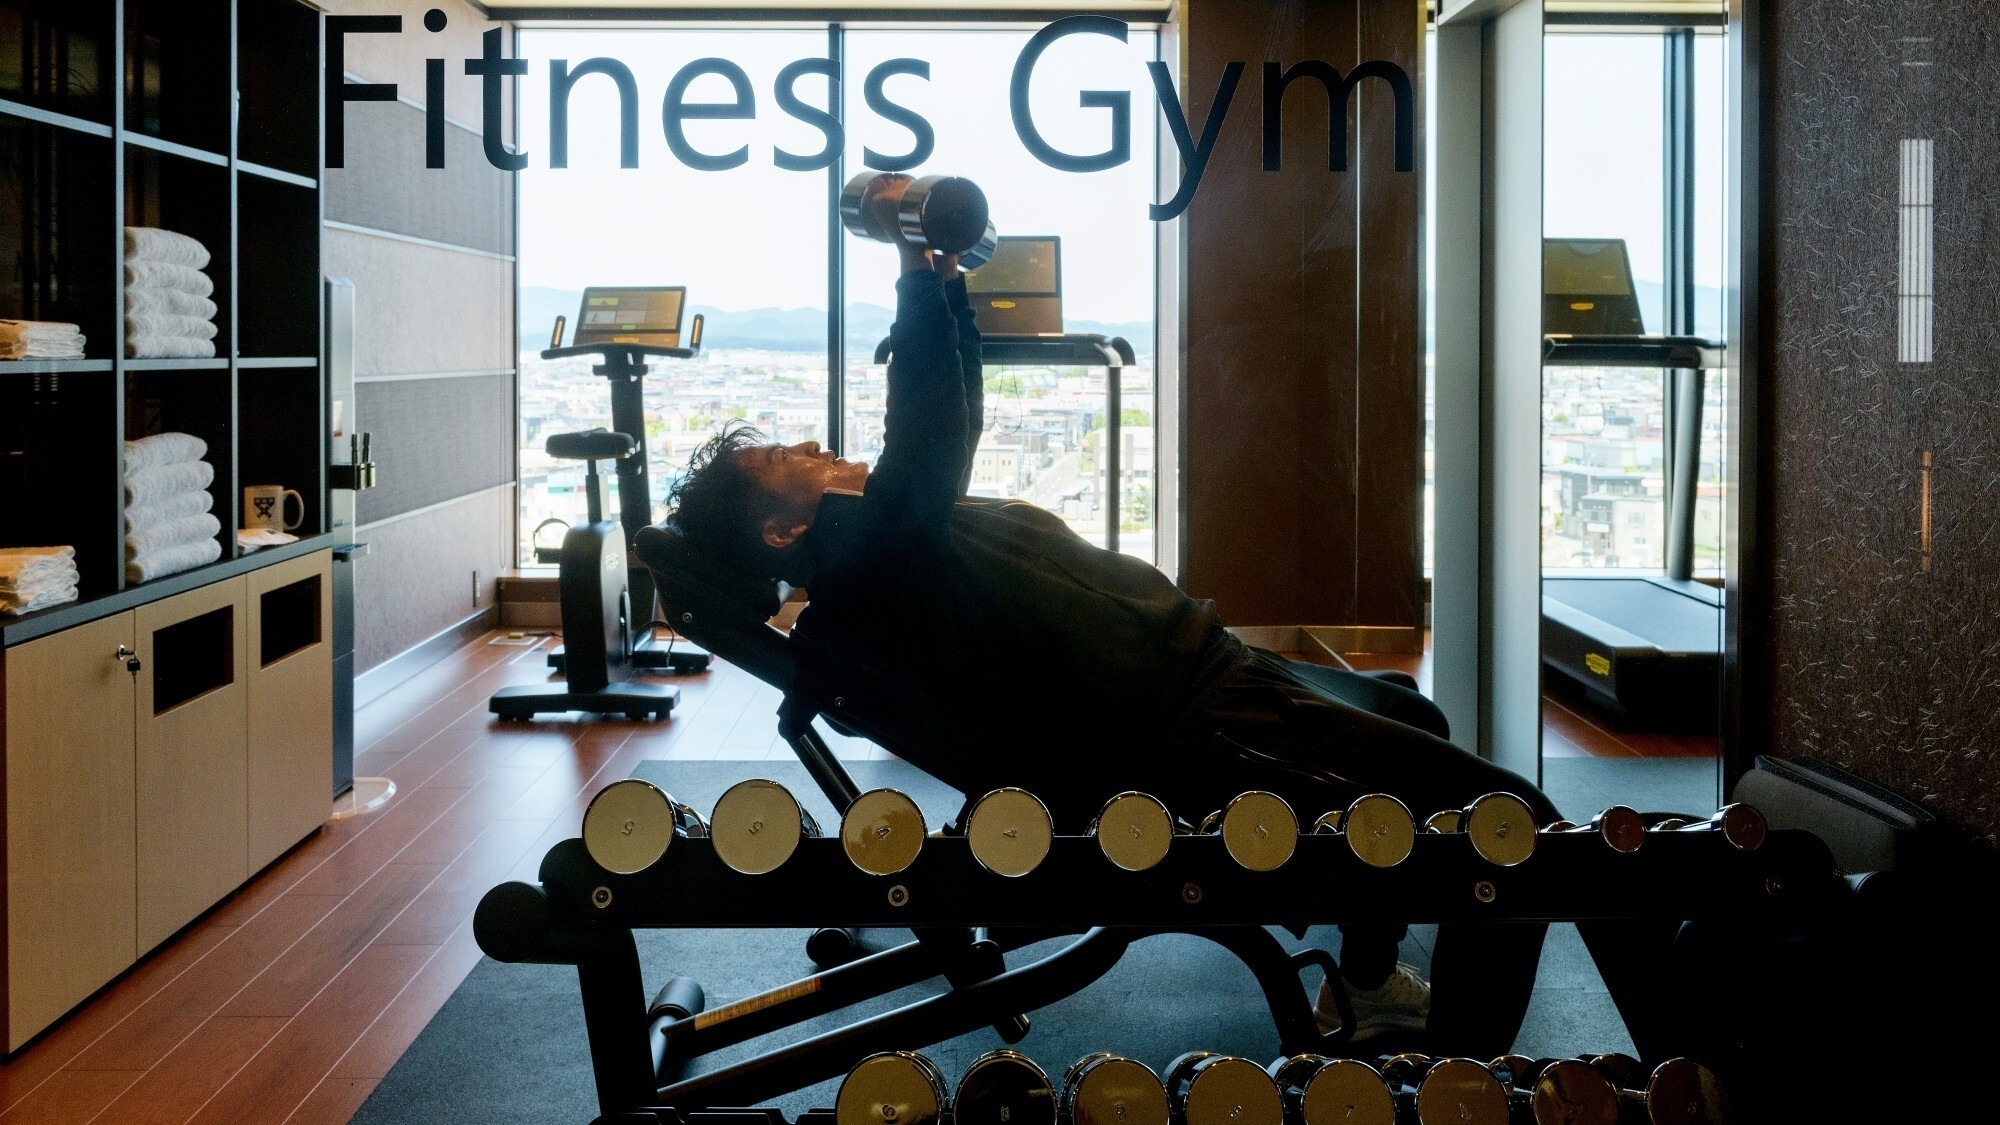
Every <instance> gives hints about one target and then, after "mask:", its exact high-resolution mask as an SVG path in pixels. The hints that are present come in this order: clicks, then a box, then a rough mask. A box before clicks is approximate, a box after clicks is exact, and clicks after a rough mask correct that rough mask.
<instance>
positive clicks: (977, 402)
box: [944, 255, 986, 496]
mask: <svg viewBox="0 0 2000 1125" xmlns="http://www.w3.org/2000/svg"><path fill="white" fill-rule="evenodd" d="M949 267H950V268H948V269H946V270H945V271H944V276H945V283H944V299H945V303H946V304H947V305H949V306H950V307H951V314H952V317H953V318H954V319H956V320H957V321H958V369H959V375H960V380H959V382H960V384H961V385H962V386H963V387H964V388H965V471H964V472H963V473H962V474H960V476H959V479H958V494H959V495H960V496H963V495H965V494H966V492H967V491H968V490H969V489H971V487H972V460H973V457H974V456H975V455H976V454H977V453H978V452H979V435H980V433H981V432H982V431H984V430H985V428H986V365H985V362H984V361H983V360H982V359H981V358H980V338H979V323H978V321H977V319H976V318H975V317H974V315H973V310H972V304H971V302H970V301H969V300H968V299H967V298H966V295H965V275H964V274H962V273H959V272H958V263H957V260H956V255H954V256H953V259H952V260H951V261H950V262H949Z"/></svg>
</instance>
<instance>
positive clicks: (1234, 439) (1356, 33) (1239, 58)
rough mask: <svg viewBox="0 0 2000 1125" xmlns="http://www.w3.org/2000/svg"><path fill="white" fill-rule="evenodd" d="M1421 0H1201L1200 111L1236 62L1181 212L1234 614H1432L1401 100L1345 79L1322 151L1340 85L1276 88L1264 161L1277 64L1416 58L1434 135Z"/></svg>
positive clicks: (1202, 502)
mask: <svg viewBox="0 0 2000 1125" xmlns="http://www.w3.org/2000/svg"><path fill="white" fill-rule="evenodd" d="M1422 32H1423V5H1422V4H1421V3H1418V2H1417V0H1269V2H1262V3H1249V2H1241V0H1192V2H1191V3H1190V4H1189V5H1188V8H1187V9H1186V18H1185V23H1184V25H1183V28H1182V34H1183V36H1184V42H1185V44H1186V52H1185V67H1184V73H1183V75H1182V100H1183V102H1184V104H1186V105H1187V107H1188V117H1189V121H1190V126H1189V127H1190V130H1191V131H1192V132H1193V134H1194V135H1195V136H1197V137H1198V136H1199V135H1200V133H1201V128H1202V124H1203V123H1204V122H1205V121H1206V120H1207V118H1208V114H1209V112H1210V110H1211V107H1212V106H1213V104H1214V102H1215V100H1216V91H1217V83H1218V81H1219V80H1220V79H1221V78H1222V76H1223V74H1224V72H1225V68H1226V67H1227V65H1228V64H1229V63H1231V62H1242V63H1244V64H1245V66H1244V68H1243V77H1242V80H1241V82H1240V83H1239V85H1238V86H1237V89H1236V93H1235V98H1234V101H1233V102H1232V104H1231V105H1230V107H1229V112H1228V116H1227V117H1226V118H1225V119H1224V124H1223V126H1222V131H1221V134H1220V136H1219V138H1218V140H1217V142H1216V147H1215V152H1214V155H1213V156H1212V157H1211V158H1210V160H1209V162H1208V168H1207V174H1206V176H1205V177H1204V179H1203V181H1202V183H1201V187H1200V190H1199V191H1198V192H1197V193H1196V195H1195V197H1194V201H1193V203H1192V204H1191V206H1190V207H1189V209H1188V211H1187V214H1186V217H1185V220H1184V221H1185V224H1186V246H1187V254H1186V269H1185V277H1186V282H1185V289H1184V296H1185V304H1184V306H1183V309H1184V313H1183V315H1184V319H1185V325H1186V341H1187V351H1186V358H1185V362H1184V366H1183V369H1182V380H1183V384H1184V386H1185V388H1186V403H1187V413H1186V419H1185V441H1186V443H1187V444H1186V449H1187V452H1186V460H1185V465H1186V470H1185V474H1186V475H1185V478H1184V484H1185V490H1186V511H1187V525H1186V526H1187V566H1186V570H1185V573H1184V582H1185V584H1186V587H1187V589H1188V591H1189V592H1190V593H1192V594H1194V595H1195V596H1197V597H1208V598H1214V599H1216V601H1217V603H1218V605H1219V606H1220V608H1221V611H1222V614H1223V619H1224V620H1225V621H1227V622H1229V623H1230V624H1232V625H1237V626H1273V625H1275V626H1291V625H1366V626H1391V627H1401V628H1406V629H1413V628H1416V627H1419V626H1421V624H1422V620H1423V617H1422V613H1423V607H1422V601H1421V598H1422V592H1421V591H1422V586H1421V565H1422V532H1423V527H1422V483H1423V476H1422V474H1423V465H1422V455H1423V366H1422V364H1423V339H1422V335H1421V333H1422V319H1421V305H1420V300H1421V293H1422V286H1421V272H1420V271H1421V259H1420V251H1421V245H1422V243H1421V233H1422V232H1421V227H1420V221H1421V213H1420V206H1421V200H1422V194H1421V193H1422V174H1421V172H1420V171H1419V170H1418V167H1417V166H1413V167H1412V169H1411V170H1410V171H1404V172H1398V171H1396V170H1395V156H1396V153H1395V138H1396V127H1395V126H1396V120H1395V119H1396V104H1395V101H1396V99H1395V97H1394V95H1393V92H1392V87H1391V85H1390V84H1389V83H1388V82H1386V81H1384V80H1382V79H1379V78H1366V79H1363V80H1362V81H1361V82H1360V83H1358V84H1356V85H1355V86H1354V88H1353V90H1352V93H1351V94H1350V96H1349V100H1348V108H1347V128H1346V145H1347V153H1346V157H1347V158H1346V170H1345V171H1330V170H1329V169H1328V153H1327V144H1328V139H1327V135H1328V117H1327V115H1328V111H1329V99H1328V97H1327V96H1326V94H1325V93H1324V88H1323V87H1322V85H1321V83H1320V82H1318V81H1314V80H1313V79H1311V78H1301V79H1299V80H1297V81H1294V82H1292V83H1291V84H1290V86H1289V88H1288V89H1287V90H1286V92H1285V96H1284V98H1283V109H1284V112H1283V115H1282V118H1281V129H1280V131H1279V137H1280V138H1281V140H1282V150H1281V156H1282V167H1281V169H1280V170H1278V171H1266V170H1265V169H1264V162H1265V161H1264V157H1265V153H1264V147H1265V146H1264V128H1263V122H1264V115H1265V104H1264V103H1265V98H1266V90H1265V67H1264V64H1265V63H1267V62H1275V63H1277V64H1279V66H1280V67H1281V68H1285V69H1288V68H1291V67H1294V66H1297V65H1298V64H1300V63H1302V62H1305V61H1307V60H1320V61H1323V62H1325V63H1328V64H1331V65H1332V66H1333V67H1334V68H1336V69H1337V70H1338V71H1339V72H1340V74H1341V76H1343V77H1345V76H1346V75H1348V74H1349V72H1351V71H1352V70H1353V69H1354V68H1355V67H1356V66H1358V65H1360V64H1362V63H1364V62H1367V61H1370V60H1377V59H1379V60H1384V61H1387V62H1390V63H1393V64H1395V65H1396V66H1397V67H1400V68H1401V70H1402V71H1403V73H1404V74H1406V75H1408V77H1409V80H1410V83H1411V87H1412V95H1413V98H1415V99H1419V101H1418V102H1417V104H1414V105H1413V113H1412V116H1413V120H1414V125H1413V130H1414V136H1413V149H1414V154H1415V157H1416V160H1417V162H1418V165H1420V163H1421V159H1422V153H1423V138H1422V123H1423V112H1422V108H1421V104H1420V98H1421V91H1422V88H1423V85H1422V84H1423V74H1422Z"/></svg>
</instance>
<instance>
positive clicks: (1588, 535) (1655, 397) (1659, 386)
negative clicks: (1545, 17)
mask: <svg viewBox="0 0 2000 1125" xmlns="http://www.w3.org/2000/svg"><path fill="white" fill-rule="evenodd" d="M1722 45H1723V37H1722V36H1720V35H1702V36H1697V37H1696V39H1695V50H1694V72H1695V81H1694V91H1695V114H1694V122H1693V127H1694V128H1693V135H1694V152H1693V154H1692V155H1693V164H1694V181H1695V187H1694V195H1693V204H1694V214H1695V244H1694V285H1695V290H1694V298H1695V333H1696V334H1697V335H1700V336H1703V337H1706V338H1708V339H1711V340H1721V339H1722V333H1723V316H1722V298H1723V269H1722V256H1723V235H1724V232H1723V221H1724V203H1723V199H1724V195H1723V193H1724V181H1723V144H1724V126H1723V120H1724V119H1723V68H1722ZM1663 58H1664V52H1663V48H1662V42H1661V39H1660V36H1659V35H1658V34H1657V33H1654V34H1551V35H1549V36H1548V37H1547V39H1546V40H1545V47H1544V82H1545V86H1544V104H1545V106H1546V120H1545V128H1544V130H1543V144H1544V146H1545V148H1544V157H1543V159H1544V178H1543V200H1544V214H1543V235H1544V236H1545V237H1547V238H1589V239H1623V240H1624V242H1625V247H1626V252H1627V254H1628V256H1629V258H1630V262H1631V269H1632V278H1633V287H1634V289H1635V290H1636V292H1637V295H1638V297H1639V304H1640V309H1641V312H1642V314H1643V316H1644V319H1645V331H1647V332H1649V333H1661V332H1664V331H1665V323H1664V322H1665V297H1664V282H1663V279H1664V278H1665V276H1666V263H1665V233H1664V227H1665V220H1664V216H1665V210H1666V207H1665V195H1664V193H1665V186H1666V174H1665V165H1664V155H1663V137H1664V131H1663V130H1664V124H1663V122H1664V117H1665V102H1664V95H1663V89H1664V73H1663ZM1664 376H1665V372H1663V371H1660V370H1654V369H1639V368H1610V367H1558V366H1550V367H1546V368H1544V369H1543V372H1542V439H1543V440H1542V449H1543V452H1542V565H1543V567H1544V568H1545V569H1546V570H1561V569H1569V568H1578V567H1590V568H1599V567H1617V568H1628V569H1643V570H1652V571H1659V570H1661V569H1662V567H1663V566H1664V563H1665V557H1666V556H1665V550H1666V538H1667V536H1666V511H1667V505H1666V488H1665V479H1666V478H1665V458H1664V450H1665V444H1664V442H1663V437H1664V431H1665V426H1666V413H1667V404H1666V401H1665V379H1664ZM1726 391H1727V388H1726V386H1725V385H1724V381H1723V373H1722V372H1720V371H1710V372H1708V373H1707V380H1706V387H1705V394H1704V401H1703V404H1702V421H1701V428H1700V434H1701V439H1700V447H1701V464H1700V468H1699V470H1698V473H1697V477H1696V496H1695V507H1694V523H1695V527H1694V570H1695V573H1696V574H1697V575H1710V576H1719V575H1720V574H1721V573H1722V566H1723V559H1722V548H1723V537H1722V526H1723V524H1722V516H1723V501H1724V497H1723V491H1722V472H1723V459H1722V452H1723V449H1724V448H1725V445H1724V442H1725V440H1726V437H1727V433H1726V429H1725V425H1724V423H1725V411H1724V404H1725V396H1726Z"/></svg>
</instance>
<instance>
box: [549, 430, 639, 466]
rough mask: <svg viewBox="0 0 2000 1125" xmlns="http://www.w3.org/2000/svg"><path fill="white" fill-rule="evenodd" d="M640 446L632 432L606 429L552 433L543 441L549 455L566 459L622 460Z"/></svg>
mask: <svg viewBox="0 0 2000 1125" xmlns="http://www.w3.org/2000/svg"><path fill="white" fill-rule="evenodd" d="M638 448H639V443H638V441H637V440H636V439H634V438H633V437H632V435H631V434H621V433H618V432H617V431H615V430H606V429H596V430H579V431H577V432H575V433H568V434H550V435H549V439H548V440H547V441H545V442H543V443H542V449H543V450H544V451H545V452H546V453H548V455H549V456H551V457H560V458H562V459H564V460H566V461H622V460H624V459H625V458H627V457H630V456H632V453H633V451H635V450H637V449H638Z"/></svg>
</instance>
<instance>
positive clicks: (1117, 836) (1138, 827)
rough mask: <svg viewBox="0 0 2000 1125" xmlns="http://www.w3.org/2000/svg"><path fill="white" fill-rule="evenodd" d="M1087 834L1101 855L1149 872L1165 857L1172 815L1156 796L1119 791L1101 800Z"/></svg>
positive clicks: (1172, 837) (1118, 863) (1136, 869)
mask: <svg viewBox="0 0 2000 1125" xmlns="http://www.w3.org/2000/svg"><path fill="white" fill-rule="evenodd" d="M1090 834H1091V835H1092V836H1095V837H1097V846H1098V847H1099V848H1102V849H1103V850H1104V858H1106V859H1108V860H1110V861H1111V862H1112V863H1113V864H1115V865H1117V866H1119V867H1122V868H1124V869H1125V870H1127V871H1150V870H1152V869H1153V868H1154V867H1156V866H1158V865H1159V862H1160V861H1161V860H1163V859H1165V858H1167V847H1168V846H1169V845H1170V844H1172V843H1173V841H1174V818H1173V814H1172V813H1169V812H1168V811H1167V806H1165V805H1163V804H1161V803H1160V801H1159V798H1157V797H1153V796H1151V795H1149V794H1145V793H1120V794H1118V795H1117V796H1116V797H1113V798H1111V799H1110V800H1109V801H1106V802H1105V803H1104V808H1103V810H1101V811H1100V812H1099V813H1098V814H1097V819H1096V820H1094V821H1092V822H1091V825H1090Z"/></svg>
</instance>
